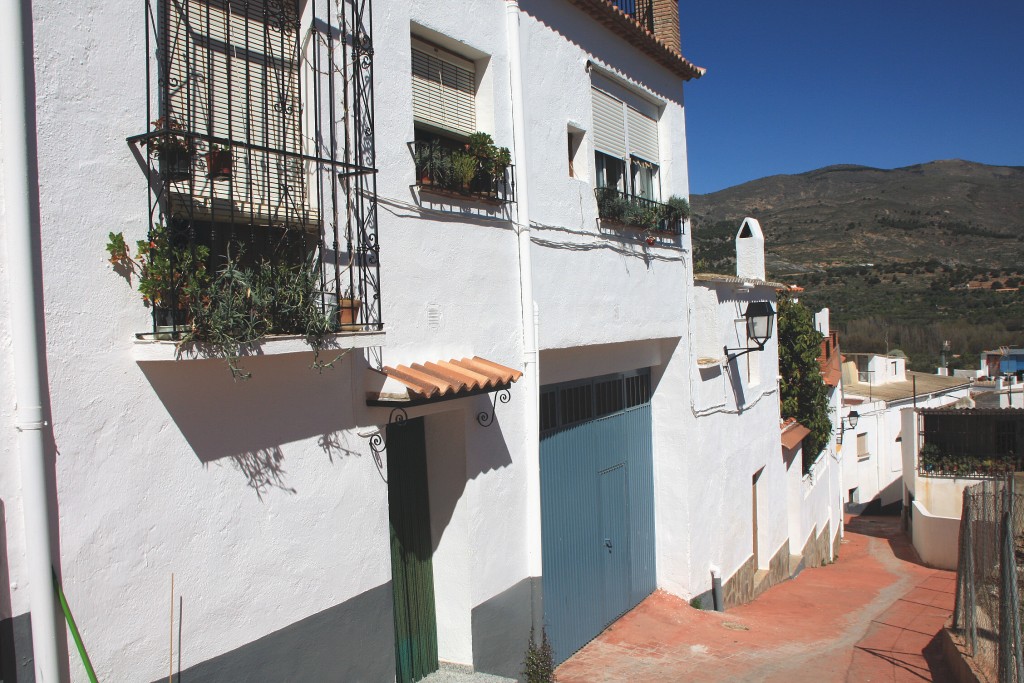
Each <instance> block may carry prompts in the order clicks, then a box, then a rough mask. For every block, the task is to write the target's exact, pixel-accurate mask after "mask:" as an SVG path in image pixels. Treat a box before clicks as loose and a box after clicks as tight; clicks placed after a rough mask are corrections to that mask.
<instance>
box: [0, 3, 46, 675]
mask: <svg viewBox="0 0 1024 683" xmlns="http://www.w3.org/2000/svg"><path fill="white" fill-rule="evenodd" d="M30 21H31V14H30V8H29V5H28V2H27V1H25V0H20V1H19V0H10V1H9V2H2V3H0V115H2V117H3V120H2V128H3V149H4V156H3V161H2V164H3V183H4V214H5V218H4V230H5V232H6V233H7V264H6V266H7V277H8V291H9V292H10V329H11V346H12V360H13V362H12V367H13V370H14V393H15V400H16V402H17V403H16V410H15V418H14V428H15V432H16V434H15V437H14V442H15V447H16V448H17V450H18V453H19V454H20V456H21V496H22V505H23V506H24V517H25V546H26V549H25V555H26V558H25V559H26V565H27V570H28V583H29V589H28V590H29V609H30V610H31V613H32V654H33V659H34V664H35V679H36V681H39V682H40V683H56V682H57V681H59V680H60V674H59V673H58V672H59V666H58V661H59V657H58V647H57V624H56V621H57V620H56V615H57V611H56V601H55V600H54V592H53V586H52V583H51V573H52V571H53V560H52V558H51V556H50V501H49V500H48V496H47V491H46V460H45V449H44V447H43V443H44V442H43V439H44V438H45V432H46V430H47V425H46V422H45V421H44V420H43V401H42V398H43V396H44V393H45V391H46V387H45V385H44V382H43V379H42V378H43V377H44V374H43V370H42V364H41V362H42V351H41V350H42V349H43V348H45V345H44V336H43V335H44V333H43V330H42V329H41V328H40V326H39V324H38V320H40V319H41V318H42V316H41V315H40V316H38V318H37V310H36V300H37V297H38V298H39V299H40V300H41V298H42V293H41V292H38V291H37V290H36V283H38V282H41V277H39V274H38V273H36V263H37V261H36V256H35V254H34V253H33V247H32V243H33V240H32V238H33V232H32V231H33V228H32V207H31V201H32V200H31V197H33V196H35V194H34V193H30V192H29V189H30V184H31V183H32V182H34V181H33V179H31V178H30V171H29V169H30V168H31V166H30V164H29V155H30V149H29V140H30V139H32V138H34V137H35V131H34V130H29V119H28V113H27V111H26V110H27V108H28V107H29V106H30V105H31V104H32V100H31V99H30V97H29V91H28V78H29V77H28V74H29V72H28V69H29V68H31V62H29V63H28V64H26V62H25V52H31V49H30V48H31V45H30V44H29V35H30V34H29V33H28V31H27V30H26V27H27V26H28V25H29V24H28V22H30Z"/></svg>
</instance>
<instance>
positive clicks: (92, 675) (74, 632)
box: [53, 571, 97, 683]
mask: <svg viewBox="0 0 1024 683" xmlns="http://www.w3.org/2000/svg"><path fill="white" fill-rule="evenodd" d="M53 590H55V591H56V592H57V597H58V598H60V608H61V609H62V610H64V618H65V619H67V622H68V628H69V629H71V636H72V637H73V638H74V639H75V645H76V646H77V647H78V654H79V655H80V656H81V657H82V664H83V665H85V673H87V674H89V681H90V683H97V680H96V672H95V671H93V669H92V662H91V661H90V660H89V653H88V652H86V651H85V643H83V642H82V634H80V633H79V632H78V626H76V625H75V618H74V617H73V616H71V608H70V607H68V599H67V598H66V597H64V589H62V588H61V587H60V582H59V581H57V572H56V571H54V572H53Z"/></svg>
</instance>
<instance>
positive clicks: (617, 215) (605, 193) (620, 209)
mask: <svg viewBox="0 0 1024 683" xmlns="http://www.w3.org/2000/svg"><path fill="white" fill-rule="evenodd" d="M629 206H630V204H629V201H628V200H627V199H626V198H625V197H623V196H622V194H621V193H620V192H619V191H618V190H616V189H615V188H612V187H602V188H598V190H597V215H598V216H600V217H601V218H602V219H603V220H607V221H616V222H622V221H623V219H624V218H625V216H626V211H627V210H628V209H629Z"/></svg>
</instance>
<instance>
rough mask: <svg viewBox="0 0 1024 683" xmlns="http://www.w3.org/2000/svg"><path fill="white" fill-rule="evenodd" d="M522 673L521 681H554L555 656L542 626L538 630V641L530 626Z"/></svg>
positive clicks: (530, 682)
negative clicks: (528, 642)
mask: <svg viewBox="0 0 1024 683" xmlns="http://www.w3.org/2000/svg"><path fill="white" fill-rule="evenodd" d="M522 674H523V683H555V656H554V653H553V652H552V651H551V643H550V642H548V634H547V631H546V630H545V629H543V628H542V629H541V630H540V643H538V642H537V639H536V637H535V633H534V629H533V627H531V628H530V645H529V647H527V649H526V658H525V659H524V660H523V671H522Z"/></svg>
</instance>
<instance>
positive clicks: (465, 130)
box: [412, 40, 476, 135]
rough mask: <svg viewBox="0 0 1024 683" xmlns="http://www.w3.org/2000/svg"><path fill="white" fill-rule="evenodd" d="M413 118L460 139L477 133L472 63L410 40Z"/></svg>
mask: <svg viewBox="0 0 1024 683" xmlns="http://www.w3.org/2000/svg"><path fill="white" fill-rule="evenodd" d="M412 114H413V118H414V119H415V120H416V121H419V122H420V123H426V124H429V125H432V126H437V127H438V128H443V129H445V130H450V131H452V132H455V133H460V134H462V135H469V134H470V133H473V132H475V131H476V69H475V67H474V65H473V63H472V62H470V61H467V60H465V59H461V58H459V57H457V56H456V55H453V54H451V53H449V52H445V51H444V50H441V49H440V48H436V47H434V46H432V45H429V44H427V43H424V42H421V41H418V40H413V47H412Z"/></svg>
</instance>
